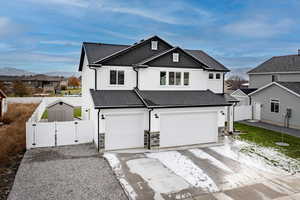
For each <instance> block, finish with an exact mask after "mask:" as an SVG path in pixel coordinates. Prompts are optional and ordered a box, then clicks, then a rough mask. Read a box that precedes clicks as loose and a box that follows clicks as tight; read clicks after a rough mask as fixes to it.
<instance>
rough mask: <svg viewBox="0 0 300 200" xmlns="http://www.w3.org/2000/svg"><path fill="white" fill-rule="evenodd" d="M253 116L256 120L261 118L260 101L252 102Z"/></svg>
mask: <svg viewBox="0 0 300 200" xmlns="http://www.w3.org/2000/svg"><path fill="white" fill-rule="evenodd" d="M253 106H254V108H253V112H254V113H253V116H254V119H256V120H261V104H260V103H254V104H253Z"/></svg>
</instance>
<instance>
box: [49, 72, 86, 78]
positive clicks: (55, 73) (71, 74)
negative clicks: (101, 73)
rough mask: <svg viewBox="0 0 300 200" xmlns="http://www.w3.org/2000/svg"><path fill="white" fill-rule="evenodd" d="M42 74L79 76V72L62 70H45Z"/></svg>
mask: <svg viewBox="0 0 300 200" xmlns="http://www.w3.org/2000/svg"><path fill="white" fill-rule="evenodd" d="M44 74H45V75H48V76H63V77H71V76H76V77H79V76H80V75H81V73H80V72H62V71H57V72H47V73H44Z"/></svg>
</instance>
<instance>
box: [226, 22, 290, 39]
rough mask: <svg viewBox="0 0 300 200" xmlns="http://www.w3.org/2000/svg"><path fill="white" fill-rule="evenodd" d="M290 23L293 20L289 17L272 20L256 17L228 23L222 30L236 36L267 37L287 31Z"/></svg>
mask: <svg viewBox="0 0 300 200" xmlns="http://www.w3.org/2000/svg"><path fill="white" fill-rule="evenodd" d="M292 25H294V21H293V20H291V19H281V20H280V21H276V22H274V21H270V20H267V19H265V18H260V17H258V18H254V19H246V20H241V21H238V22H236V23H232V24H228V25H226V26H224V27H223V31H224V32H226V33H229V34H232V35H237V36H245V37H254V38H267V37H273V36H276V35H281V34H283V33H288V32H289V31H290V30H291V28H292Z"/></svg>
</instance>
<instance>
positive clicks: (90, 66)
mask: <svg viewBox="0 0 300 200" xmlns="http://www.w3.org/2000/svg"><path fill="white" fill-rule="evenodd" d="M88 66H89V68H90V69H93V70H94V71H95V90H97V85H98V84H97V68H96V67H102V65H101V64H90V65H88Z"/></svg>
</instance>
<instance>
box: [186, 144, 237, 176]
mask: <svg viewBox="0 0 300 200" xmlns="http://www.w3.org/2000/svg"><path fill="white" fill-rule="evenodd" d="M189 151H190V152H192V153H193V154H194V155H195V156H196V157H198V158H201V159H207V160H209V161H210V162H211V164H213V165H214V166H216V167H218V168H219V169H220V170H225V171H227V172H229V173H233V171H232V170H231V169H230V168H229V167H227V166H226V165H225V164H223V163H222V162H220V161H219V160H217V159H216V158H214V157H213V156H211V155H209V154H208V153H206V152H204V151H203V150H201V149H190V150H189Z"/></svg>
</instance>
